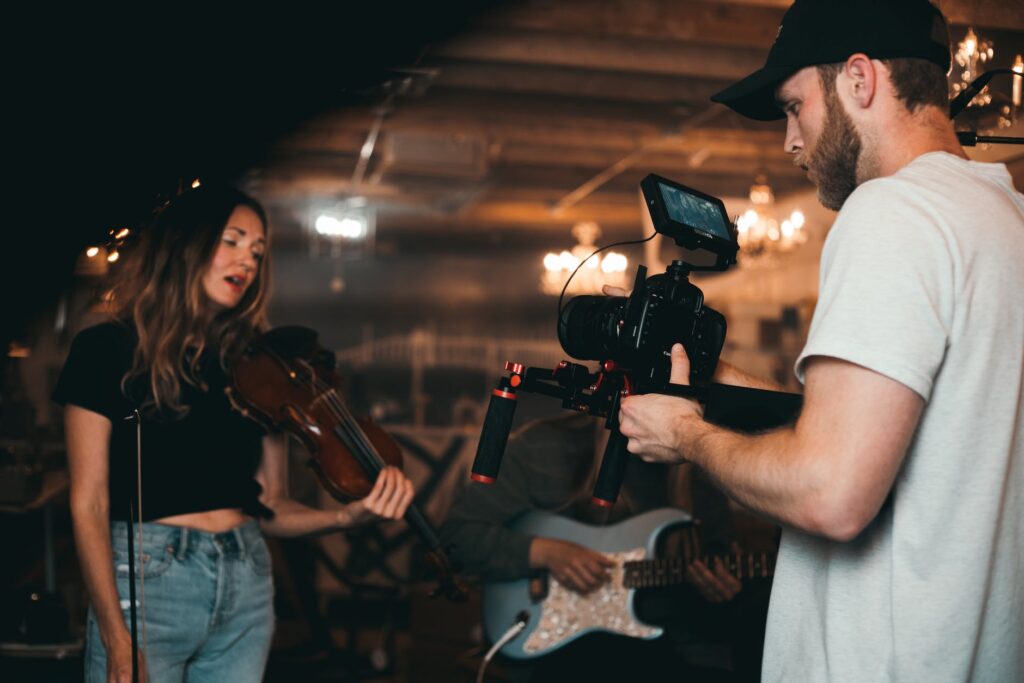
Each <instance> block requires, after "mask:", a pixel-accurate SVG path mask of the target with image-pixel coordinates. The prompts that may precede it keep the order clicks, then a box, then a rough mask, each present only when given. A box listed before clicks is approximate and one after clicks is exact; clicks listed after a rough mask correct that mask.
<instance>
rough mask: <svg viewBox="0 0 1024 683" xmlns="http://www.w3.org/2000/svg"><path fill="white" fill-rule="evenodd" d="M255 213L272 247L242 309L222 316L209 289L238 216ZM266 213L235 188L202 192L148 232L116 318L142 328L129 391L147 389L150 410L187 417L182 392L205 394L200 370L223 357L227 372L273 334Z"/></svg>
mask: <svg viewBox="0 0 1024 683" xmlns="http://www.w3.org/2000/svg"><path fill="white" fill-rule="evenodd" d="M239 206H245V207H248V208H249V209H252V211H253V212H255V213H256V215H257V216H259V218H260V222H261V223H263V230H264V233H265V238H266V241H267V244H266V248H265V250H264V257H263V258H262V259H261V260H260V261H259V265H258V267H257V272H256V277H255V279H254V280H253V282H252V284H251V285H250V286H249V288H248V289H247V290H246V292H245V295H244V296H243V297H242V300H241V301H240V302H239V303H238V305H237V306H235V307H234V308H231V309H227V310H223V309H218V308H217V307H216V306H214V305H212V302H211V301H210V299H209V297H208V296H207V294H206V291H205V289H204V288H203V276H204V275H205V274H206V271H207V269H208V268H209V267H210V263H211V261H212V260H213V255H214V252H215V251H216V249H217V246H218V244H219V243H220V240H221V236H222V234H223V232H224V228H225V226H226V224H227V222H228V218H229V217H230V216H231V213H232V212H233V211H234V210H235V209H236V208H237V207H239ZM269 227H270V226H269V224H268V222H267V215H266V212H265V211H264V210H263V207H262V206H260V204H259V202H257V201H256V200H255V199H253V198H252V197H250V196H248V195H247V194H245V193H243V192H240V191H239V190H236V189H234V188H231V187H224V186H222V187H215V186H214V187H211V186H206V185H203V186H201V187H198V188H195V189H191V190H188V191H187V192H185V193H184V194H182V195H179V196H178V197H176V198H175V199H173V200H171V202H169V203H168V204H167V205H166V206H164V207H163V208H162V209H161V210H160V211H159V212H158V213H157V214H156V215H155V216H154V218H153V220H152V221H151V223H150V224H149V225H148V226H147V227H146V228H145V229H144V230H143V231H142V235H141V240H140V243H139V244H138V245H137V247H136V248H135V249H134V250H133V253H132V254H131V255H130V256H129V258H128V259H127V262H126V263H125V264H124V265H125V268H124V271H123V272H122V273H121V277H120V278H118V281H117V282H116V283H115V286H114V290H113V301H114V313H115V316H116V317H117V318H118V319H119V320H122V321H125V322H128V324H131V325H132V326H133V327H134V328H135V332H136V334H137V335H138V345H137V346H136V349H135V355H134V357H133V359H132V366H131V369H130V370H129V371H128V373H127V374H126V375H125V376H124V378H122V381H121V387H122V390H123V391H124V392H125V393H126V395H127V394H128V386H129V383H131V384H132V385H133V386H134V385H135V380H140V383H141V381H142V380H143V378H145V379H146V380H148V381H146V382H145V384H146V388H147V391H146V396H145V398H144V399H143V400H142V408H143V409H144V410H146V411H147V412H155V413H159V414H164V415H171V416H174V417H182V416H184V415H185V414H186V413H187V412H188V407H187V406H185V405H183V403H182V401H181V394H182V384H183V383H187V384H190V385H192V386H196V387H199V388H201V389H205V388H206V387H205V385H204V383H203V381H202V377H201V373H200V368H199V363H200V359H201V358H202V357H203V355H204V352H212V353H216V354H217V356H218V358H219V361H220V364H221V367H222V368H224V369H227V367H228V366H229V362H230V358H231V357H232V356H233V354H235V353H238V352H240V351H241V350H242V348H243V347H244V345H245V343H246V342H247V341H248V340H249V338H250V337H251V336H252V335H253V334H254V333H256V332H257V331H259V330H261V329H262V328H264V327H265V326H266V307H267V297H268V294H269V290H270V249H269V246H270V231H269Z"/></svg>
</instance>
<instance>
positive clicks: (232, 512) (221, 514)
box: [153, 508, 252, 534]
mask: <svg viewBox="0 0 1024 683" xmlns="http://www.w3.org/2000/svg"><path fill="white" fill-rule="evenodd" d="M251 519H252V517H250V516H249V515H247V514H245V513H243V512H242V511H241V510H237V509H232V508H223V509H220V510H207V511H206V512H190V513H188V514H185V515H172V516H171V517H163V518H161V519H155V520H153V521H154V522H156V523H157V524H167V525H169V526H187V527H189V528H190V529H199V530H200V531H208V532H210V533H213V534H219V533H220V532H222V531H227V530H228V529H234V528H235V527H236V526H241V525H242V524H245V523H246V522H248V521H249V520H251Z"/></svg>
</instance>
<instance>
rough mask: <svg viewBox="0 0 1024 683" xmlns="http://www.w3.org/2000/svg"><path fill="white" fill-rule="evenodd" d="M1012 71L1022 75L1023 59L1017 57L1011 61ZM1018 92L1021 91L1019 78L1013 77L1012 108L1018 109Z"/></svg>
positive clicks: (1023, 69)
mask: <svg viewBox="0 0 1024 683" xmlns="http://www.w3.org/2000/svg"><path fill="white" fill-rule="evenodd" d="M1013 70H1014V71H1016V72H1017V73H1019V74H1024V59H1021V56H1020V55H1017V57H1016V59H1014V60H1013ZM1020 90H1021V78H1020V76H1014V77H1013V106H1015V107H1020Z"/></svg>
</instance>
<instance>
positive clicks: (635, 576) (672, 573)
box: [622, 552, 775, 588]
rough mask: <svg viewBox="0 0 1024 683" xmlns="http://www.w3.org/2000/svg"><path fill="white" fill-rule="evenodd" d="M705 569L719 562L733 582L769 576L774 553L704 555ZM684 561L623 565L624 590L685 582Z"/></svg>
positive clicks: (685, 559)
mask: <svg viewBox="0 0 1024 683" xmlns="http://www.w3.org/2000/svg"><path fill="white" fill-rule="evenodd" d="M700 559H701V560H702V561H703V562H704V564H705V565H707V566H708V568H709V569H712V570H714V561H715V560H716V559H719V560H721V561H722V562H723V563H724V564H725V567H726V569H727V570H728V571H729V573H730V574H732V575H733V576H735V577H736V578H737V579H741V580H742V579H750V578H756V577H767V576H771V575H772V574H773V573H774V571H775V554H774V553H765V552H762V553H738V554H734V555H705V556H704V557H701V558H700ZM691 561H692V560H689V559H687V558H684V557H666V558H664V559H659V560H637V561H634V562H626V563H625V564H624V565H623V569H624V573H623V579H622V583H623V585H624V586H625V587H626V588H660V587H665V586H676V585H679V584H681V583H684V582H686V569H687V567H689V566H690V562H691Z"/></svg>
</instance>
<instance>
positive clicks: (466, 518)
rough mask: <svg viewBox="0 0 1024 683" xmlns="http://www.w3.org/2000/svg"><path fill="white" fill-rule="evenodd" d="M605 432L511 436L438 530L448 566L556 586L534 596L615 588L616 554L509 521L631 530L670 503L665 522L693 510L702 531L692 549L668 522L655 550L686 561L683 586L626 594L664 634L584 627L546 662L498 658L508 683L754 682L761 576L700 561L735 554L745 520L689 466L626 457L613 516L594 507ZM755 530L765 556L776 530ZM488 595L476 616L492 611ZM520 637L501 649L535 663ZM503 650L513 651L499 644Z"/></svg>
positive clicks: (688, 531)
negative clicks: (535, 516) (496, 472)
mask: <svg viewBox="0 0 1024 683" xmlns="http://www.w3.org/2000/svg"><path fill="white" fill-rule="evenodd" d="M607 434H608V432H607V430H605V429H603V427H602V424H601V423H600V422H599V421H597V420H594V419H593V418H591V417H589V416H586V415H580V414H572V415H566V416H560V417H556V418H550V419H544V420H538V421H536V422H533V423H530V424H528V425H526V426H525V427H523V428H522V429H521V430H519V431H518V432H517V433H516V434H515V435H514V436H513V438H512V439H510V441H509V444H508V450H507V451H506V457H505V458H504V460H503V465H502V473H501V477H499V478H498V480H497V482H496V483H495V484H493V485H491V486H488V487H487V488H486V490H484V489H482V487H477V486H474V485H472V484H470V485H469V486H468V487H467V488H466V489H464V490H463V491H462V492H461V493H460V495H459V496H458V497H457V498H456V500H455V501H454V503H453V505H452V506H451V508H450V510H449V512H448V517H447V519H446V521H445V522H444V524H443V525H442V527H441V529H440V534H441V537H442V540H443V541H444V543H445V544H446V546H448V547H449V548H450V549H451V555H452V558H453V560H455V561H456V562H458V563H460V564H461V566H462V568H463V570H464V571H465V572H466V573H467V574H475V575H478V576H480V577H481V578H482V579H483V580H484V581H485V582H504V581H513V580H517V579H524V578H528V577H535V576H538V575H541V576H545V575H546V576H548V577H550V578H549V579H548V580H549V581H550V582H551V583H553V584H555V585H554V586H552V585H551V583H549V584H547V585H546V586H544V587H542V588H540V591H541V592H542V593H546V592H550V591H551V590H552V589H553V588H554V589H558V587H559V586H564V588H565V589H568V590H569V591H573V592H576V593H578V594H581V595H583V596H586V595H594V594H596V593H598V592H600V591H602V590H605V589H606V588H608V586H609V584H610V583H614V581H615V579H614V578H613V577H615V576H618V575H617V574H616V570H615V568H614V565H615V564H616V562H615V560H614V559H613V555H611V554H609V553H607V552H599V551H598V550H596V549H593V548H590V547H587V546H586V544H585V543H583V542H575V541H574V540H571V539H570V538H565V537H561V538H559V537H554V536H546V535H544V534H543V532H541V533H535V529H534V528H533V527H531V528H530V529H529V530H524V529H523V528H521V527H522V526H523V525H522V524H517V523H519V522H521V520H523V519H524V516H525V517H526V518H529V517H530V516H531V513H532V512H534V511H537V510H543V511H549V512H555V513H557V514H558V515H562V516H564V517H567V518H570V519H572V520H576V521H577V522H583V523H585V524H589V525H609V524H615V525H616V526H618V525H617V524H616V523H621V524H623V525H625V524H628V522H623V520H630V519H636V516H637V515H642V514H643V513H648V512H649V511H653V510H658V509H665V508H668V507H669V506H673V507H676V508H681V509H680V510H677V511H676V513H675V515H674V516H675V517H678V519H680V520H686V519H688V515H687V514H686V513H685V512H682V510H685V509H689V510H692V511H693V512H694V513H695V514H697V515H699V516H700V518H701V524H700V527H701V529H702V533H701V534H699V536H702V537H703V539H702V540H703V543H700V544H698V543H695V540H696V539H697V537H698V534H696V532H695V525H693V524H689V523H684V524H681V525H678V524H677V525H675V526H674V527H671V526H670V527H669V528H667V529H666V531H665V532H664V533H662V534H661V535H660V536H659V543H658V547H659V554H662V553H664V554H677V555H680V556H682V557H684V558H685V560H686V562H685V564H684V565H683V570H682V575H683V576H684V577H685V582H684V584H685V585H683V586H677V587H676V588H654V587H652V588H650V589H645V590H641V591H637V592H636V594H635V595H636V599H635V602H634V605H633V608H634V609H635V611H636V613H637V615H638V616H639V617H640V620H641V621H643V622H650V623H657V624H659V625H664V626H666V630H667V634H666V636H665V637H662V638H658V639H656V640H643V639H641V638H651V637H652V635H651V634H652V633H653V634H657V633H660V632H661V629H660V628H650V629H647V630H646V631H645V632H644V633H645V634H646V635H645V634H641V633H636V634H631V635H637V639H632V638H623V637H620V636H617V635H611V634H610V633H603V632H593V633H588V634H587V635H585V636H583V637H580V638H579V639H578V640H575V639H572V640H571V642H570V641H569V640H566V645H565V647H561V644H559V645H558V646H557V647H555V648H553V649H550V650H549V649H542V650H541V651H540V652H538V654H542V655H543V656H539V657H537V658H536V659H530V661H527V662H516V661H511V660H507V659H506V660H505V661H504V663H503V666H504V667H505V668H506V669H507V670H508V672H509V673H510V675H512V676H513V677H515V679H516V680H530V681H547V680H569V679H568V678H564V677H566V676H570V675H571V676H573V678H575V679H582V678H584V677H591V678H593V679H594V680H612V679H613V678H614V677H617V676H628V677H629V678H630V679H633V680H645V681H646V680H652V681H656V680H680V676H681V672H685V671H691V672H693V673H694V675H699V674H700V673H701V670H704V673H707V670H712V671H713V673H712V674H711V675H713V676H718V675H730V674H729V673H728V670H729V669H732V670H735V671H736V672H737V673H738V677H737V680H757V678H758V675H759V674H758V671H759V665H760V643H761V641H762V640H763V627H764V615H765V611H766V609H767V594H768V593H767V591H768V588H769V587H770V586H769V585H768V580H758V581H757V583H758V584H759V585H756V586H747V587H744V585H743V583H742V582H741V581H740V580H739V579H738V578H736V576H735V575H734V574H733V573H731V572H730V570H729V568H728V567H727V566H726V565H727V563H726V562H725V561H723V560H722V559H718V560H710V561H707V562H705V561H704V560H702V559H701V557H702V556H704V555H705V554H707V553H710V554H716V553H718V554H723V555H725V554H727V553H729V552H737V551H738V547H737V546H736V545H735V538H736V531H735V530H734V526H738V522H739V520H740V519H741V518H742V519H744V520H745V519H746V518H745V517H741V516H740V515H735V514H734V512H733V511H732V510H730V508H729V505H728V503H727V501H726V500H725V498H724V497H723V496H721V494H719V493H718V492H717V491H716V490H714V489H713V488H712V487H711V486H710V485H709V484H708V483H707V481H706V480H704V479H703V478H701V477H700V476H699V475H697V476H694V475H693V473H692V472H691V468H688V467H686V466H683V467H673V468H667V467H662V466H653V467H652V466H649V465H648V464H647V463H644V462H642V461H639V460H635V459H631V460H630V462H629V465H628V469H627V473H626V477H625V480H624V482H623V487H622V492H621V494H620V496H619V499H618V500H617V502H616V503H615V505H614V506H613V507H612V508H610V509H608V508H599V507H596V506H593V505H591V504H590V502H589V500H590V491H591V489H592V487H593V480H594V478H595V477H596V475H597V467H598V465H599V463H600V454H601V453H603V451H604V441H605V440H606V439H607ZM687 479H689V483H687V482H686V481H685V480H687ZM652 514H653V513H652ZM527 526H528V525H527ZM576 526H578V525H576ZM758 531H759V532H760V537H761V547H760V548H751V549H759V550H760V549H763V550H765V551H771V552H772V553H773V551H774V537H775V532H774V530H767V532H766V530H765V529H764V528H761V529H759V530H758ZM757 535H758V534H757V533H754V534H753V536H757ZM569 536H571V534H569ZM647 540H648V539H647V538H636V539H634V540H632V541H631V542H630V543H629V545H630V547H637V548H639V547H641V546H643V545H645V544H646V543H647ZM533 590H534V588H533V587H531V591H533ZM487 599H488V593H487V592H486V589H485V610H487V609H489V605H488V604H487ZM606 599H607V598H606ZM485 619H486V616H485ZM725 624H729V626H728V627H727V628H726V627H725V626H724V625H725ZM506 626H507V625H506ZM501 628H502V629H504V628H505V626H502V627H501ZM644 628H646V625H645V627H644ZM607 630H608V631H613V632H614V631H615V630H616V629H614V628H609V629H607ZM715 631H721V632H728V633H724V634H719V635H721V636H723V637H724V638H725V639H726V640H730V639H731V640H733V641H734V642H732V643H728V642H727V643H722V642H718V643H714V642H712V641H713V640H714V639H715V638H714V637H710V638H709V634H713V633H714V632H715ZM619 632H625V631H622V630H619ZM488 634H489V635H490V636H491V637H492V638H497V637H498V636H500V631H499V632H497V633H491V632H490V630H489V633H488ZM523 640H524V639H517V641H513V643H512V644H510V646H507V647H511V646H512V645H514V646H515V648H517V649H516V653H517V654H518V655H519V656H523V657H529V656H532V655H529V654H527V653H526V652H524V651H523V649H522V648H523V643H522V641H523ZM719 640H721V638H719ZM528 647H529V646H527V648H528ZM503 653H505V654H512V653H511V651H509V650H508V649H503ZM512 656H516V654H513V655H512ZM716 680H718V679H717V678H716Z"/></svg>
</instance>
